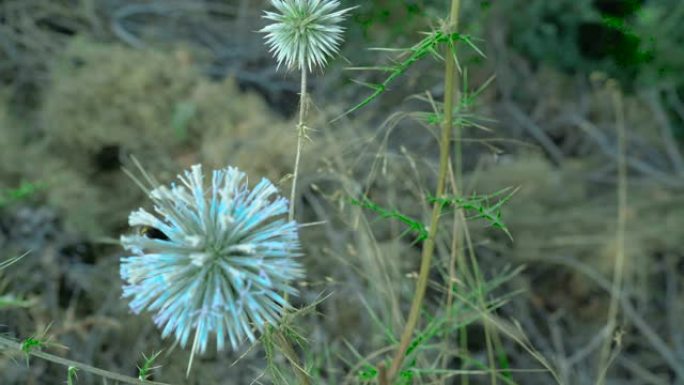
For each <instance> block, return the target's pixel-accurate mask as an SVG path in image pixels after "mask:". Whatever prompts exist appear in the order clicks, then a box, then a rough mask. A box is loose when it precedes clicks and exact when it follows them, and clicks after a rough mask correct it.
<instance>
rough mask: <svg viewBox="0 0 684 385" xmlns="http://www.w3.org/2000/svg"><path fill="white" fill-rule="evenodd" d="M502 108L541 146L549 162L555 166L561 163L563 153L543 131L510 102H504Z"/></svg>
mask: <svg viewBox="0 0 684 385" xmlns="http://www.w3.org/2000/svg"><path fill="white" fill-rule="evenodd" d="M504 107H505V108H506V110H507V111H508V112H509V113H510V114H511V116H512V117H513V119H515V120H517V121H518V124H520V125H522V126H523V127H525V128H526V129H527V131H528V132H529V133H530V135H532V137H533V138H534V139H535V140H536V141H537V142H539V144H541V146H542V147H543V148H544V150H545V151H546V153H547V154H548V155H549V156H550V157H551V160H552V161H553V162H554V163H555V164H556V165H558V164H561V163H563V159H564V156H563V153H562V152H561V150H560V149H559V148H558V146H556V145H555V144H554V143H553V142H552V141H551V139H550V138H549V137H548V135H546V133H545V132H544V130H543V129H542V128H541V127H539V126H538V125H537V124H536V123H535V122H533V121H532V119H530V118H529V117H528V116H527V115H525V114H524V113H523V112H522V111H521V110H520V108H518V106H516V105H515V104H513V103H512V102H505V103H504Z"/></svg>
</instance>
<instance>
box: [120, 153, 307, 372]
mask: <svg viewBox="0 0 684 385" xmlns="http://www.w3.org/2000/svg"><path fill="white" fill-rule="evenodd" d="M203 178H204V176H203V174H202V167H201V166H200V165H195V166H193V167H192V168H191V169H190V170H188V171H185V172H184V173H183V174H182V175H179V176H178V179H179V182H180V183H178V184H175V183H174V184H171V185H170V186H163V185H162V186H160V185H157V186H156V187H154V188H153V189H152V190H151V191H149V196H150V198H151V199H152V201H153V203H154V211H153V212H149V211H146V210H145V209H142V208H141V209H138V210H136V211H133V212H132V213H131V214H130V216H129V224H130V225H131V226H142V227H144V228H147V229H150V228H151V229H154V234H156V236H152V235H151V234H152V233H149V232H148V234H147V235H145V234H137V235H123V236H122V237H121V243H122V245H123V247H124V248H125V249H126V250H128V251H130V252H131V254H132V255H130V256H126V257H123V258H122V259H121V277H122V279H123V280H124V281H125V285H124V288H123V296H124V297H126V298H130V299H131V300H130V304H129V306H130V308H131V309H132V311H133V312H135V313H140V312H142V311H151V312H154V313H155V314H154V318H153V319H154V322H155V324H156V325H157V326H158V327H159V328H161V329H162V337H167V336H169V335H172V334H173V336H174V337H175V339H176V340H177V341H178V342H179V343H180V345H181V346H182V347H186V346H187V345H188V341H189V340H190V339H192V352H191V356H190V365H191V364H192V358H193V357H194V354H195V353H203V352H205V350H206V349H207V345H208V343H209V340H210V339H211V337H212V336H215V340H216V346H217V349H218V350H222V349H224V347H225V344H226V341H229V343H230V346H231V347H232V348H233V349H236V348H237V347H238V345H239V344H240V343H241V342H242V341H244V340H249V341H250V342H253V341H254V340H255V338H256V337H255V331H257V332H260V331H263V329H264V328H265V327H266V326H267V325H269V324H275V323H277V322H278V320H279V318H280V316H281V314H282V312H283V310H284V309H286V308H289V305H288V303H287V301H286V300H285V299H284V298H283V293H288V294H291V295H295V294H296V293H297V291H296V289H295V288H294V287H293V286H292V285H291V283H292V281H293V280H294V279H297V278H301V277H302V276H303V269H302V267H301V265H300V263H299V262H298V261H297V258H296V257H298V256H299V255H300V253H299V250H300V246H299V238H298V234H297V224H296V222H294V221H290V222H288V221H286V220H285V219H284V218H283V214H286V213H287V200H286V199H285V198H283V197H281V196H279V195H278V192H277V189H276V187H275V186H274V185H273V184H272V183H271V182H269V181H268V180H266V179H262V180H261V182H259V183H258V184H257V185H256V186H255V187H254V188H253V189H250V188H249V187H248V185H247V178H246V175H245V174H244V173H243V172H241V171H239V170H238V169H236V168H233V167H228V168H225V169H220V170H216V171H214V172H213V173H212V175H211V183H209V185H208V186H207V187H205V183H204V180H203ZM148 181H150V183H153V182H152V179H151V178H148ZM190 365H189V366H188V371H189V369H190Z"/></svg>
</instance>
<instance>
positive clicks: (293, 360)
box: [277, 66, 311, 385]
mask: <svg viewBox="0 0 684 385" xmlns="http://www.w3.org/2000/svg"><path fill="white" fill-rule="evenodd" d="M306 75H307V72H306V67H304V66H302V81H301V86H300V87H301V89H300V92H299V122H298V123H297V155H296V156H295V166H294V172H293V174H294V175H293V177H292V190H291V191H290V209H289V212H288V216H287V218H288V220H289V221H293V220H294V215H295V211H294V210H295V192H296V191H297V176H298V175H299V163H300V161H301V158H302V142H303V140H304V138H305V137H306V125H305V124H304V119H305V117H306V98H307V93H306ZM287 297H288V296H287V293H285V300H286V301H287ZM277 337H278V344H279V345H280V348H281V349H283V353H285V355H286V357H288V361H289V362H290V364H291V366H292V370H293V371H294V372H295V375H296V376H297V381H298V382H299V384H300V385H309V384H310V383H311V382H310V381H309V374H308V373H307V372H306V371H305V370H304V369H303V368H302V366H301V365H300V364H299V362H297V353H296V352H295V351H294V349H293V348H292V345H291V344H290V341H289V340H288V339H287V337H285V335H283V334H282V332H280V331H278V334H277Z"/></svg>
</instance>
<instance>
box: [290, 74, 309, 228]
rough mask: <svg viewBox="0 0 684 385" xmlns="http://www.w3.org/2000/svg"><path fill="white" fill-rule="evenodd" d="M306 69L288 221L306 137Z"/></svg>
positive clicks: (300, 99) (292, 207) (292, 213)
mask: <svg viewBox="0 0 684 385" xmlns="http://www.w3.org/2000/svg"><path fill="white" fill-rule="evenodd" d="M306 75H307V74H306V67H304V66H302V84H301V90H300V92H299V123H297V155H296V157H295V166H294V175H293V177H292V191H290V211H289V214H288V219H289V220H291V221H292V220H294V215H295V211H294V210H295V192H296V191H297V176H298V175H299V163H300V161H301V158H302V142H303V141H304V138H305V137H306V132H305V131H306V125H305V124H304V118H305V117H306V98H307V93H306Z"/></svg>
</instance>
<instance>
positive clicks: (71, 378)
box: [67, 366, 78, 385]
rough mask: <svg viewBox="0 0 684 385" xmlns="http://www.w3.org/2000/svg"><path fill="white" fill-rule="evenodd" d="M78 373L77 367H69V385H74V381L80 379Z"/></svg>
mask: <svg viewBox="0 0 684 385" xmlns="http://www.w3.org/2000/svg"><path fill="white" fill-rule="evenodd" d="M76 372H78V368H77V367H75V366H69V368H68V369H67V385H74V380H75V379H77V378H78V376H77V375H76Z"/></svg>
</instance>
